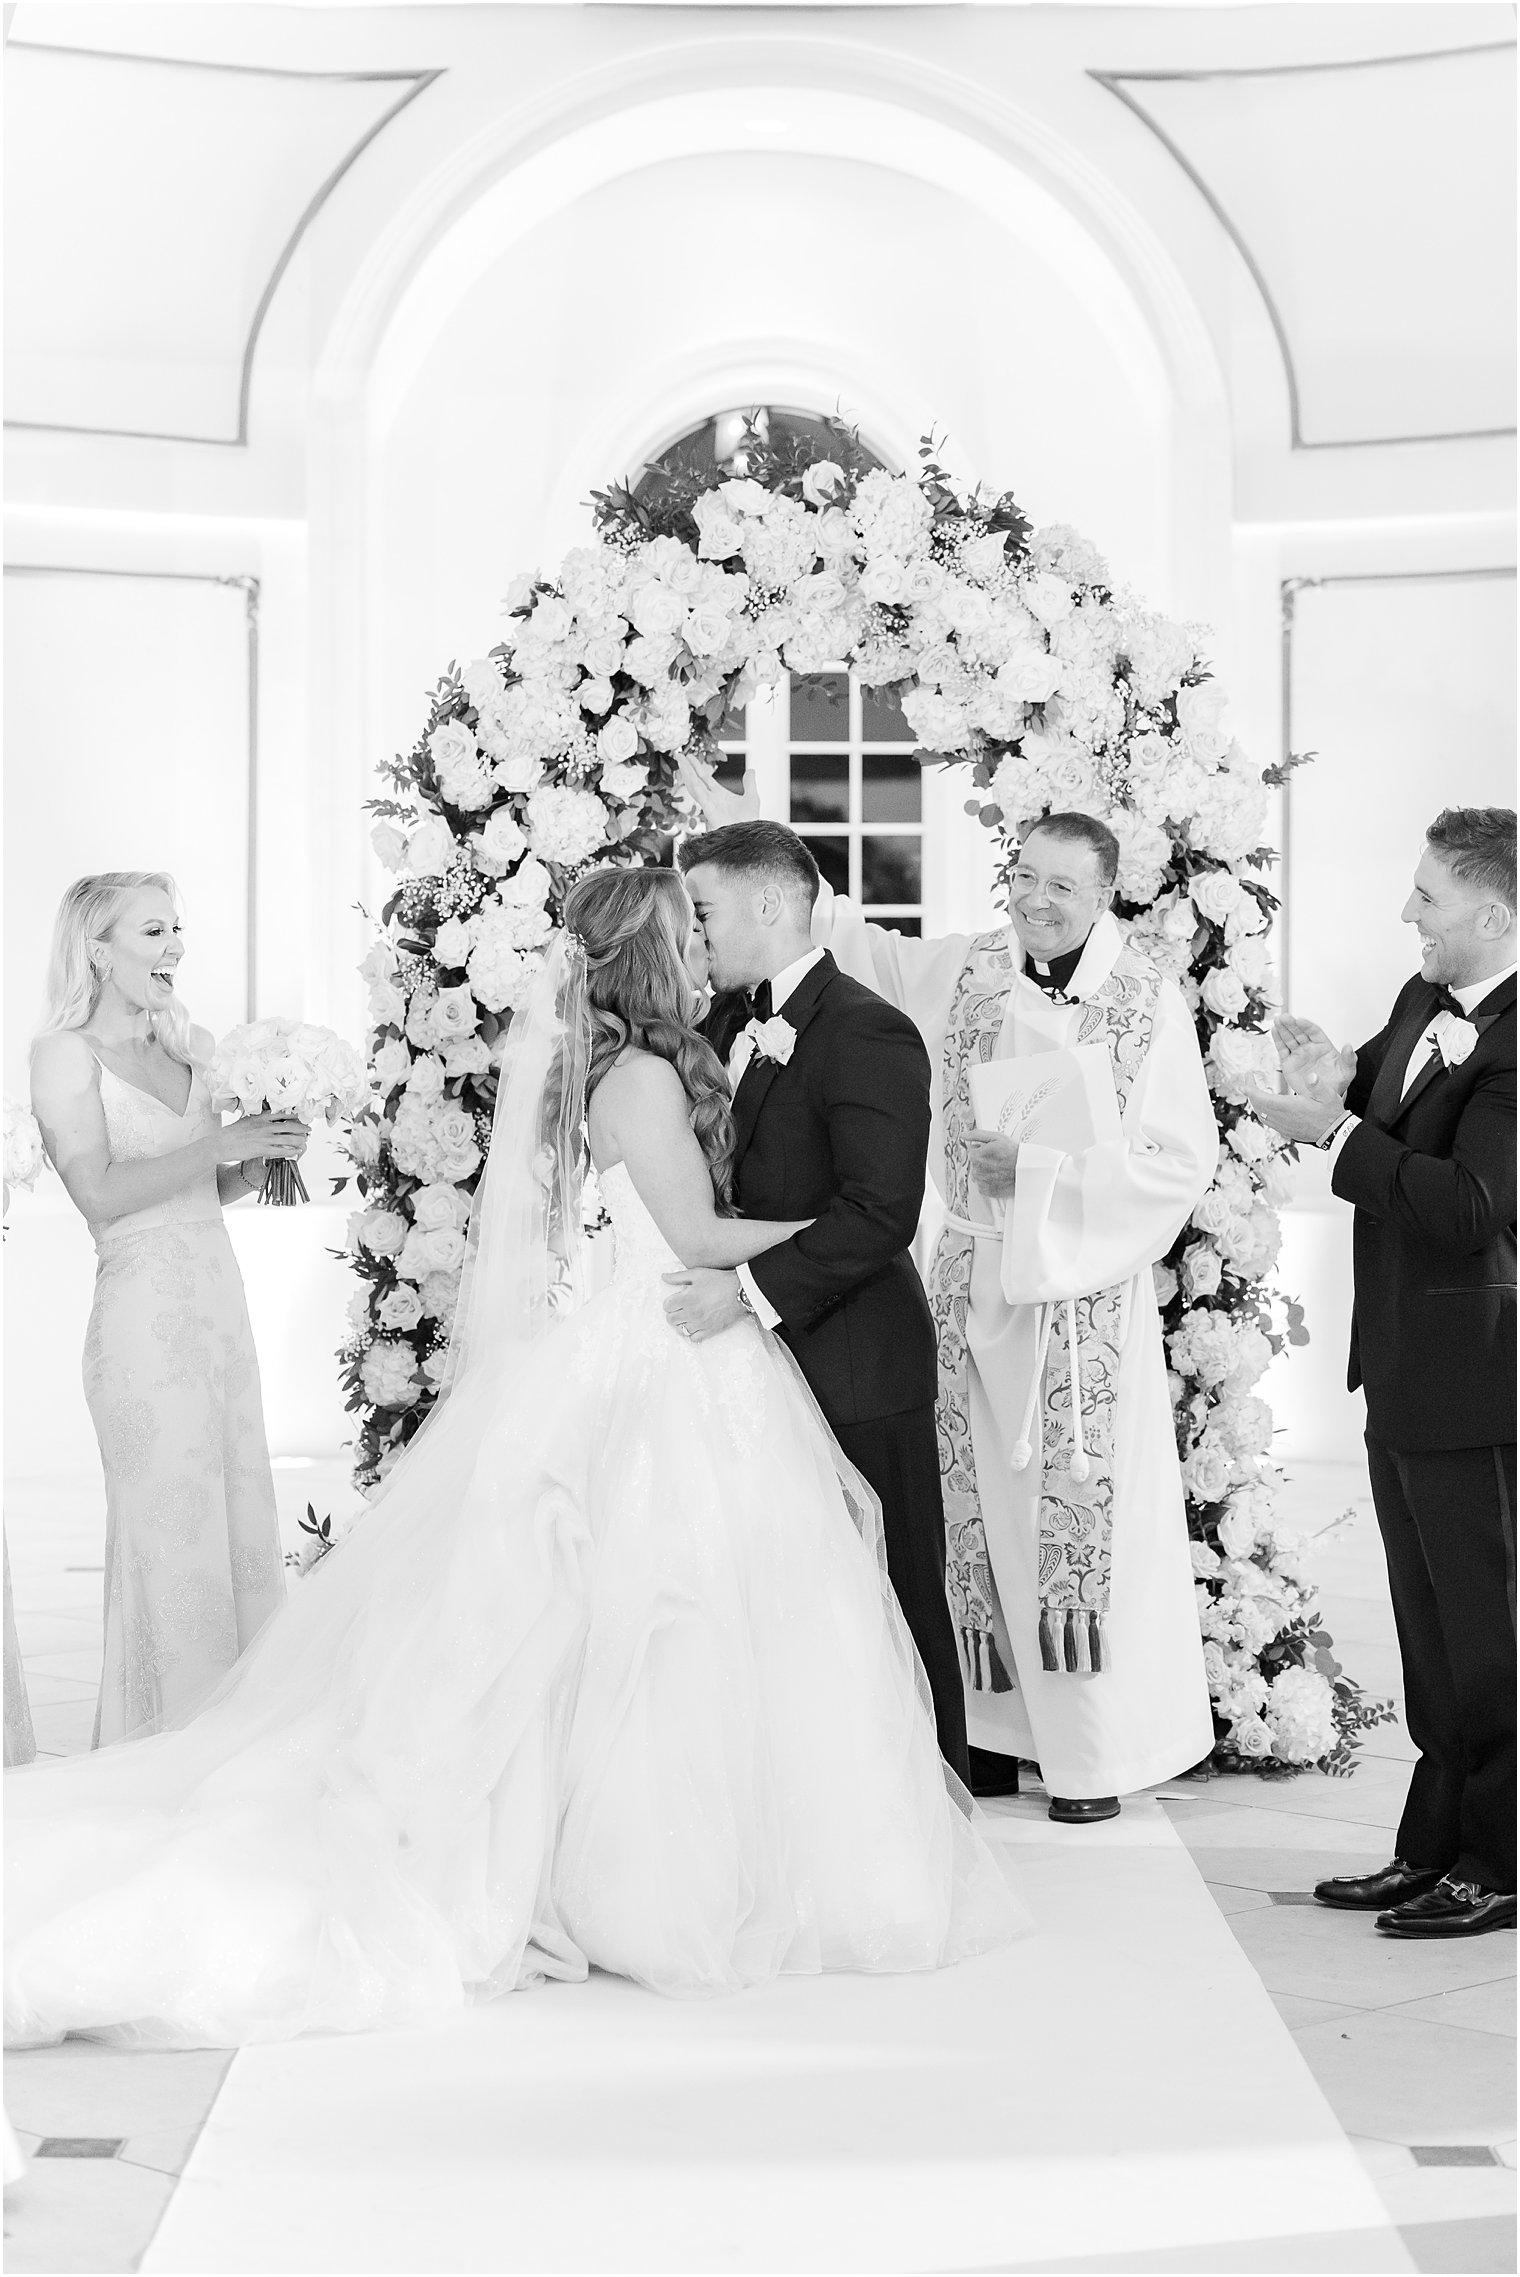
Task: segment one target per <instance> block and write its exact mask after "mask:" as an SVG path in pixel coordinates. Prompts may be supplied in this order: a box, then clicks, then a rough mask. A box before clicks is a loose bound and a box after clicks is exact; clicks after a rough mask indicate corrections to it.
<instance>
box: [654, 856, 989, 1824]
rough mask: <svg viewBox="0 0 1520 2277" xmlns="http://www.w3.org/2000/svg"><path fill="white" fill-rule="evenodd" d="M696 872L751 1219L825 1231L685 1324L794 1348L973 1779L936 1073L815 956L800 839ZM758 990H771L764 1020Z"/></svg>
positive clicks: (696, 1330) (884, 1008)
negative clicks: (856, 1485) (959, 1605)
mask: <svg viewBox="0 0 1520 2277" xmlns="http://www.w3.org/2000/svg"><path fill="white" fill-rule="evenodd" d="M678 859H679V861H680V865H681V868H682V870H683V871H684V872H685V876H686V883H687V886H688V888H689V890H690V893H691V897H692V901H693V904H694V906H695V908H696V913H697V917H698V919H699V921H700V922H701V925H702V929H703V931H704V933H705V934H706V936H707V945H708V951H709V954H710V957H711V960H712V982H713V986H714V988H715V990H717V991H718V992H719V993H718V996H717V998H716V1001H715V1006H714V1012H713V1015H712V1017H711V1019H710V1021H709V1026H708V1039H709V1041H710V1042H711V1043H712V1044H713V1047H714V1049H715V1050H717V1051H719V1052H720V1053H721V1054H722V1056H723V1057H724V1059H725V1061H726V1063H727V1066H728V1072H729V1080H730V1082H731V1083H732V1084H733V1086H734V1124H735V1129H736V1134H737V1148H736V1155H735V1174H734V1186H735V1196H736V1199H737V1201H738V1203H739V1206H740V1208H741V1209H742V1210H743V1212H744V1214H745V1215H746V1216H747V1217H773V1218H811V1219H812V1220H813V1223H812V1224H811V1225H810V1226H808V1227H807V1229H806V1230H805V1231H804V1232H802V1233H800V1234H796V1235H794V1236H793V1238H792V1239H791V1240H790V1241H785V1242H782V1243H781V1244H780V1246H779V1247H778V1248H775V1249H770V1250H767V1251H766V1252H765V1253H764V1255H763V1256H760V1257H757V1258H755V1259H754V1260H753V1262H752V1263H751V1264H749V1265H742V1266H740V1268H739V1270H738V1272H737V1273H730V1272H715V1271H709V1270H706V1269H695V1270H691V1271H687V1272H682V1273H679V1274H671V1275H668V1276H667V1278H668V1279H669V1280H670V1281H671V1282H672V1283H673V1288H672V1293H671V1296H670V1299H669V1301H668V1302H667V1304H666V1308H665V1309H666V1311H667V1313H668V1314H669V1316H670V1319H671V1320H672V1322H673V1323H674V1324H675V1326H677V1327H678V1328H680V1329H681V1330H682V1331H683V1333H689V1334H691V1335H692V1336H695V1337H703V1336H713V1335H716V1334H717V1333H718V1332H719V1331H720V1330H721V1329H724V1328H728V1327H731V1326H732V1325H733V1324H734V1323H735V1322H736V1321H739V1320H742V1319H743V1318H744V1316H745V1314H746V1312H748V1313H750V1314H752V1315H753V1316H754V1317H755V1318H756V1319H758V1320H759V1321H760V1322H761V1324H762V1326H764V1327H765V1328H767V1329H771V1330H773V1331H774V1332H775V1333H776V1334H777V1335H779V1336H780V1337H781V1338H782V1339H783V1340H784V1342H785V1343H786V1345H787V1347H788V1349H789V1350H790V1351H791V1353H792V1355H793V1357H794V1358H795V1360H796V1362H797V1364H798V1366H799V1367H800V1368H801V1370H802V1373H803V1375H804V1376H805V1377H806V1378H807V1381H808V1383H809V1385H810V1386H811V1388H812V1391H813V1395H814V1397H815V1398H816V1400H817V1401H818V1404H819V1406H820V1407H821V1408H822V1410H823V1413H824V1417H825V1419H826V1420H827V1422H828V1425H829V1428H830V1429H831V1430H832V1431H833V1433H834V1436H835V1438H836V1439H837V1440H838V1441H839V1444H840V1446H841V1447H842V1448H843V1449H844V1451H845V1453H846V1455H847V1456H848V1457H849V1459H850V1461H851V1462H852V1463H853V1464H854V1465H855V1467H856V1469H857V1470H859V1471H860V1472H861V1473H862V1474H863V1475H864V1476H865V1478H866V1479H867V1480H868V1481H869V1482H870V1484H871V1486H872V1487H873V1488H874V1489H875V1491H876V1493H877V1495H878V1496H879V1498H880V1501H881V1508H882V1525H883V1531H884V1533H885V1536H886V1549H887V1567H888V1571H889V1573H890V1575H891V1580H892V1586H893V1588H894V1589H895V1591H896V1593H897V1598H898V1602H899V1604H900V1605H901V1606H902V1610H903V1617H904V1619H905V1620H906V1621H907V1624H908V1627H909V1629H910V1631H911V1632H912V1636H913V1641H914V1643H915V1644H916V1645H917V1647H918V1652H919V1657H920V1659H921V1660H922V1661H923V1664H924V1668H925V1670H926V1672H927V1674H928V1678H929V1687H930V1691H931V1693H932V1694H933V1699H934V1712H935V1720H936V1723H937V1726H938V1730H939V1743H940V1749H941V1752H942V1754H943V1755H944V1757H945V1760H946V1762H947V1763H948V1764H949V1765H950V1767H951V1769H952V1770H953V1771H955V1772H957V1773H958V1774H959V1776H960V1777H961V1778H962V1779H965V1778H966V1776H967V1759H966V1715H965V1705H964V1697H963V1693H962V1689H961V1672H960V1662H959V1658H958V1656H957V1653H956V1646H955V1632H954V1629H953V1627H952V1624H951V1620H950V1608H949V1604H948V1602H947V1600H946V1596H945V1519H944V1508H943V1504H942V1502H941V1499H940V1483H939V1449H938V1442H937V1438H936V1433H935V1421H934V1402H935V1396H936V1393H937V1390H938V1361H937V1356H936V1350H935V1337H934V1323H933V1321H932V1319H931V1318H930V1314H929V1305H928V1300H927V1298H926V1297H925V1295H924V1290H923V1284H922V1282H921V1281H920V1280H919V1277H918V1274H917V1272H916V1271H915V1269H914V1265H913V1260H912V1258H911V1257H910V1256H909V1254H908V1248H909V1244H910V1243H911V1241H912V1239H913V1236H914V1233H915V1231H916V1229H917V1226H918V1217H919V1211H920V1209H921V1208H922V1206H923V1197H924V1175H925V1162H926V1158H927V1154H928V1145H929V1059H928V1054H927V1053H926V1052H925V1050H924V1047H923V1044H922V1042H921V1041H920V1039H919V1034H918V1030H917V1029H916V1028H915V1027H914V1025H913V1023H912V1021H911V1020H908V1019H906V1018H905V1017H904V1015H903V1014H902V1013H901V1012H898V1011H896V1010H894V1008H893V1007H892V1006H891V1005H889V1004H887V1003H886V1002H884V1000H883V999H882V998H881V997H879V996H877V995H876V994H875V993H874V991H872V990H871V989H869V988H863V987H861V985H860V984H859V982H858V981H854V980H851V979H850V978H849V976H848V975H847V974H845V973H842V972H840V970H839V968H838V967H837V966H836V964H835V963H834V960H833V958H832V957H831V956H830V955H829V954H828V952H827V950H824V949H815V948H814V947H813V944H812V939H811V931H810V928H811V923H812V911H813V903H814V901H815V899H816V898H817V893H818V868H817V865H816V863H815V862H814V860H813V857H812V855H811V854H810V853H809V852H808V850H807V848H806V847H805V846H804V845H803V843H802V840H801V839H800V838H798V837H796V836H795V834H794V833H793V832H792V831H790V830H788V829H787V828H786V827H785V826H784V824H781V823H778V822H740V823H732V824H729V825H727V826H726V827H725V828H723V829H720V830H712V831H709V832H707V833H706V834H705V835H704V836H702V837H698V838H689V839H687V840H686V841H685V842H684V844H683V845H682V846H681V847H680V848H679V850H678ZM741 989H743V990H752V991H753V995H752V997H751V998H750V999H749V1000H748V1001H747V1002H746V1001H744V1000H742V999H739V998H738V997H737V996H736V994H735V993H733V992H736V991H738V990H741Z"/></svg>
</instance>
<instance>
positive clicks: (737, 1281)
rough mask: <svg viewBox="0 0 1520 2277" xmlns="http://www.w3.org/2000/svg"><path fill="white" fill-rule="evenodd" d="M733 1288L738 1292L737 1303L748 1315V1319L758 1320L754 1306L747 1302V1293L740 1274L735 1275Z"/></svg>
mask: <svg viewBox="0 0 1520 2277" xmlns="http://www.w3.org/2000/svg"><path fill="white" fill-rule="evenodd" d="M734 1286H735V1288H736V1289H737V1290H738V1292H739V1302H740V1304H741V1305H743V1307H744V1309H745V1311H746V1312H747V1313H748V1314H749V1317H750V1319H751V1320H758V1319H759V1317H760V1315H759V1314H758V1313H757V1312H756V1310H755V1308H754V1306H753V1305H752V1304H751V1303H750V1301H749V1291H748V1289H747V1288H746V1287H745V1286H744V1276H743V1274H742V1273H735V1275H734Z"/></svg>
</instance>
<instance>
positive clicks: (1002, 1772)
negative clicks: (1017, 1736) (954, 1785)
mask: <svg viewBox="0 0 1520 2277" xmlns="http://www.w3.org/2000/svg"><path fill="white" fill-rule="evenodd" d="M966 1754H967V1757H968V1759H969V1762H970V1777H969V1778H968V1779H967V1781H966V1784H967V1786H968V1787H969V1788H970V1789H971V1792H972V1794H973V1795H976V1796H977V1797H978V1798H979V1799H980V1800H981V1801H983V1802H986V1801H988V1800H990V1798H991V1797H992V1796H993V1795H1016V1794H1017V1793H1018V1791H1019V1762H1018V1757H1017V1756H1016V1755H997V1754H995V1753H994V1752H993V1750H992V1749H991V1748H990V1747H968V1748H967V1750H966Z"/></svg>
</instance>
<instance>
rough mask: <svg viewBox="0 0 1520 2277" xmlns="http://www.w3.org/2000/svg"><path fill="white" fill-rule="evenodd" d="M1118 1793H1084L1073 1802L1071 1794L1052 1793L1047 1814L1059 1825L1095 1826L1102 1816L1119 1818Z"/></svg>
mask: <svg viewBox="0 0 1520 2277" xmlns="http://www.w3.org/2000/svg"><path fill="white" fill-rule="evenodd" d="M1118 1815H1119V1798H1118V1796H1117V1795H1083V1796H1082V1797H1081V1798H1080V1799H1079V1800H1078V1801H1075V1802H1073V1800H1072V1799H1071V1797H1070V1796H1069V1795H1052V1796H1051V1798H1050V1810H1049V1812H1048V1813H1047V1816H1049V1817H1050V1818H1053V1819H1054V1820H1055V1821H1056V1823H1057V1825H1058V1826H1094V1825H1096V1823H1097V1821H1098V1820H1099V1819H1100V1818H1117V1817H1118Z"/></svg>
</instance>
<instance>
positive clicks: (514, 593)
mask: <svg viewBox="0 0 1520 2277" xmlns="http://www.w3.org/2000/svg"><path fill="white" fill-rule="evenodd" d="M537 583H538V571H537V570H536V569H525V570H524V571H523V573H522V575H521V576H520V577H514V578H513V580H512V582H511V584H510V585H509V586H508V587H507V589H506V591H505V593H503V595H502V597H501V606H502V611H503V613H504V614H505V615H507V616H511V614H512V613H513V611H514V610H515V609H522V608H526V607H527V604H528V603H529V602H530V601H531V600H532V598H533V588H534V587H535V585H537Z"/></svg>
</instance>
